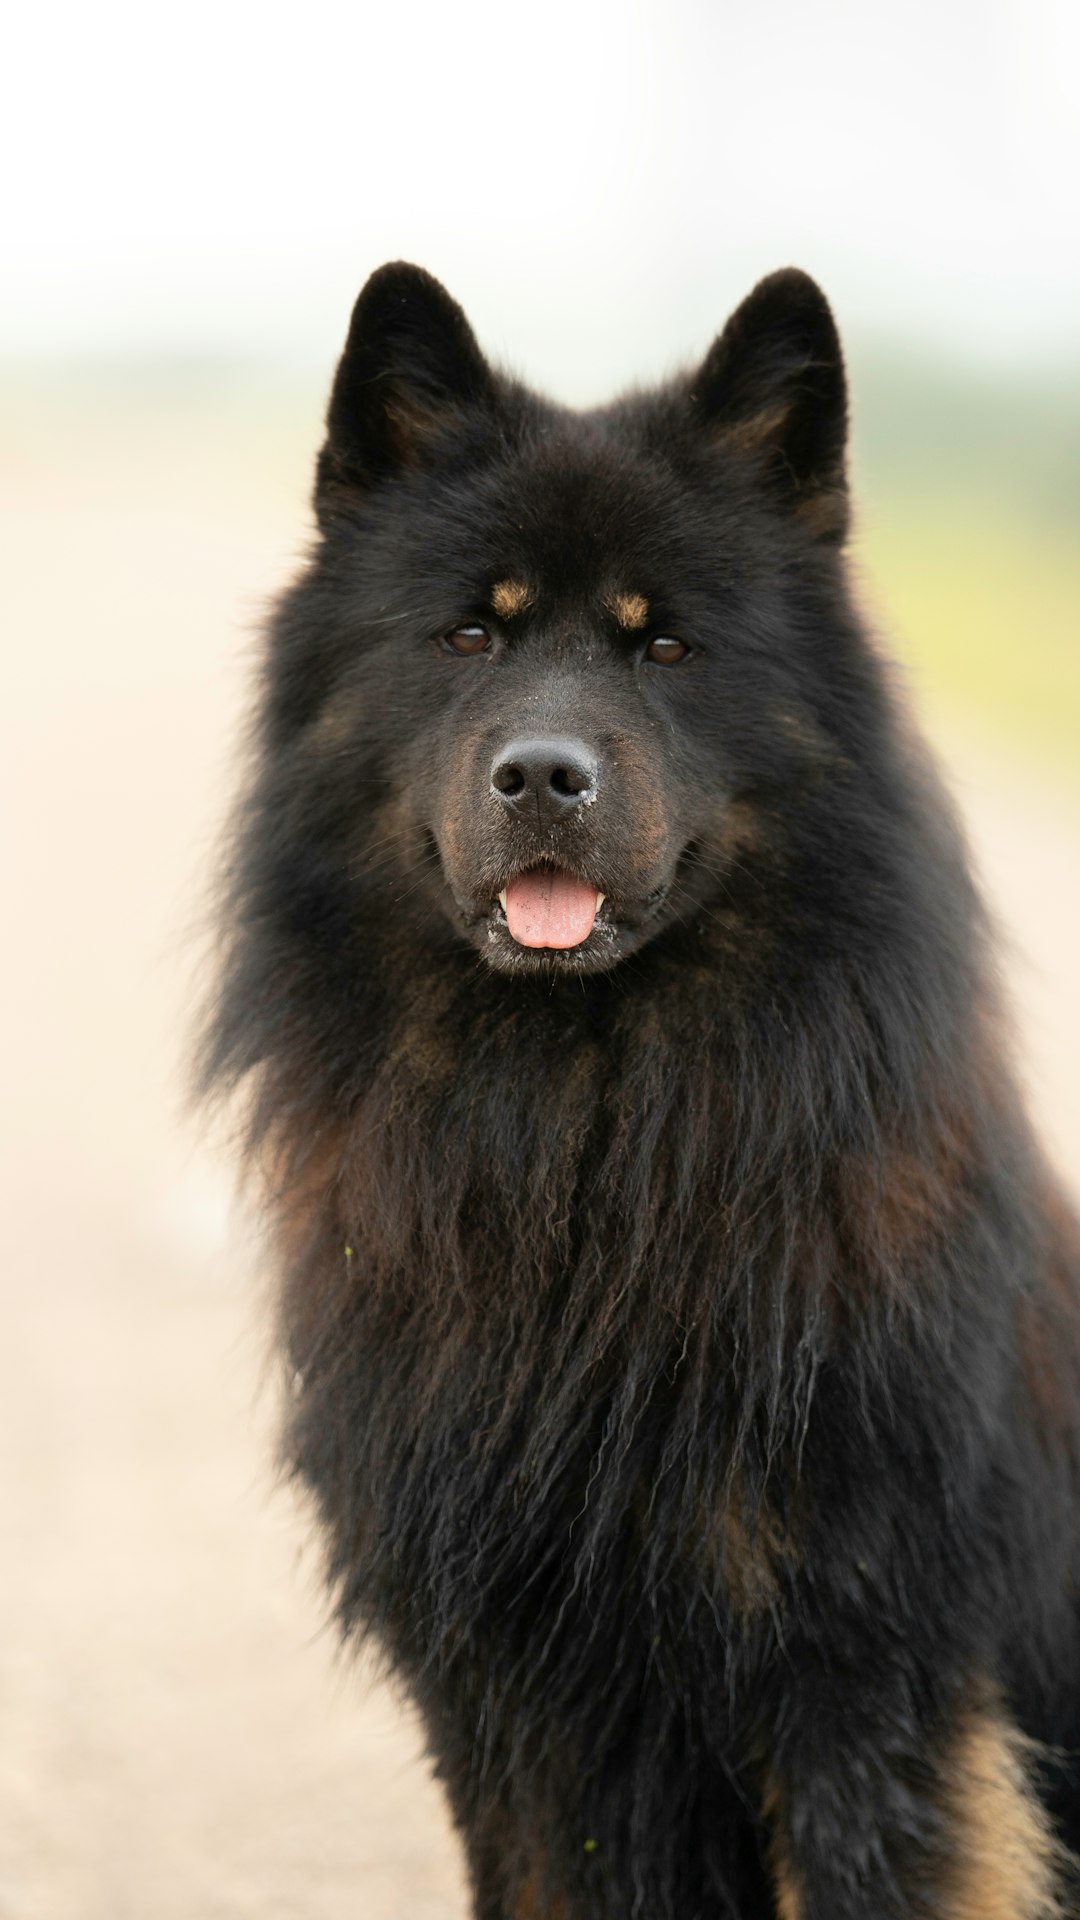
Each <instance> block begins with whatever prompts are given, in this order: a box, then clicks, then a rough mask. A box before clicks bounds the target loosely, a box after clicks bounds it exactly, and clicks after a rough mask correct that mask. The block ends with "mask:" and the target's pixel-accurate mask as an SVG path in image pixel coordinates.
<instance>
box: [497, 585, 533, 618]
mask: <svg viewBox="0 0 1080 1920" xmlns="http://www.w3.org/2000/svg"><path fill="white" fill-rule="evenodd" d="M535 597H536V596H535V594H533V593H532V592H531V591H530V589H529V588H528V587H527V586H526V585H525V584H524V582H523V581H521V580H497V581H496V582H495V585H494V586H493V587H492V589H491V604H492V606H493V607H494V609H495V611H496V613H497V614H498V616H499V619H500V620H512V619H513V617H514V615H515V613H524V611H525V609H526V607H531V606H532V603H533V600H534V599H535Z"/></svg>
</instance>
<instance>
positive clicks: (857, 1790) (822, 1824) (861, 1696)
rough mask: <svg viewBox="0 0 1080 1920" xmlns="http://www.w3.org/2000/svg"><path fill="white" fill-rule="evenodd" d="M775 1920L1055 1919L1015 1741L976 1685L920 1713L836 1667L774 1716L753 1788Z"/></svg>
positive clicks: (1054, 1870) (1058, 1863) (1061, 1911)
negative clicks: (761, 1784) (764, 1762)
mask: <svg viewBox="0 0 1080 1920" xmlns="http://www.w3.org/2000/svg"><path fill="white" fill-rule="evenodd" d="M765 1816H766V1820H767V1822H768V1825H769V1828H770V1831H771V1843H770V1853H771V1864H772V1871H773V1879H774V1888H775V1899H776V1910H777V1914H778V1916H779V1920H930V1916H933V1920H1067V1916H1070V1915H1074V1914H1076V1913H1077V1912H1078V1911H1080V1909H1078V1908H1077V1907H1076V1906H1075V1905H1073V1904H1072V1901H1074V1900H1075V1898H1076V1895H1075V1892H1074V1893H1073V1894H1072V1895H1071V1897H1070V1896H1067V1894H1066V1891H1065V1885H1064V1881H1065V1872H1064V1869H1065V1862H1064V1858H1063V1855H1062V1851H1061V1849H1060V1848H1059V1846H1058V1844H1057V1842H1056V1840H1055V1838H1054V1835H1053V1833H1052V1831H1051V1827H1050V1823H1049V1821H1048V1818H1047V1816H1046V1814H1045V1812H1044V1810H1043V1807H1042V1806H1041V1804H1040V1802H1039V1800H1038V1798H1037V1796H1036V1793H1035V1790H1034V1786H1033V1782H1032V1773H1031V1766H1030V1760H1029V1756H1028V1752H1027V1750H1026V1746H1025V1742H1024V1741H1023V1739H1022V1737H1021V1736H1020V1735H1019V1733H1018V1732H1017V1730H1016V1728H1015V1726H1013V1725H1012V1724H1011V1723H1010V1721H1009V1719H1008V1717H1007V1715H1006V1713H1005V1711H1004V1709H1003V1708H1002V1707H1001V1706H1000V1704H999V1702H998V1699H997V1696H996V1694H995V1692H994V1691H993V1690H992V1689H991V1688H990V1687H989V1686H988V1685H986V1684H985V1683H982V1682H980V1683H979V1684H978V1685H977V1686H975V1687H972V1688H967V1689H965V1690H964V1692H963V1694H962V1695H960V1696H958V1698H957V1699H956V1701H955V1703H954V1704H953V1706H952V1707H951V1708H950V1709H949V1710H948V1711H947V1712H945V1713H943V1714H941V1715H940V1716H939V1714H938V1712H937V1711H936V1709H935V1710H932V1711H921V1710H920V1707H919V1705H918V1703H917V1697H916V1689H915V1688H914V1687H913V1686H912V1685H911V1684H910V1682H907V1683H905V1680H904V1677H903V1676H901V1675H894V1676H893V1678H892V1682H891V1683H890V1682H889V1681H888V1680H886V1681H884V1682H883V1680H882V1678H881V1677H880V1675H879V1676H874V1677H871V1678H870V1679H869V1681H867V1680H866V1679H865V1678H864V1679H861V1680H860V1679H857V1678H856V1677H855V1676H854V1675H850V1676H848V1677H847V1679H846V1681H845V1680H840V1679H839V1678H838V1675H837V1673H836V1671H835V1670H832V1671H830V1673H829V1675H828V1678H827V1679H826V1678H825V1676H822V1678H821V1680H820V1682H819V1683H818V1684H817V1685H815V1686H814V1687H811V1688H808V1689H806V1690H804V1691H803V1692H802V1695H801V1697H800V1699H799V1701H798V1705H797V1706H796V1707H795V1708H794V1710H793V1711H792V1712H791V1713H790V1715H789V1716H788V1718H787V1720H786V1724H785V1725H784V1727H783V1729H782V1733H781V1737H780V1740H779V1742H778V1746H777V1760H776V1764H775V1765H774V1768H773V1772H772V1776H771V1780H770V1785H769V1788H768V1790H767V1793H766V1800H765Z"/></svg>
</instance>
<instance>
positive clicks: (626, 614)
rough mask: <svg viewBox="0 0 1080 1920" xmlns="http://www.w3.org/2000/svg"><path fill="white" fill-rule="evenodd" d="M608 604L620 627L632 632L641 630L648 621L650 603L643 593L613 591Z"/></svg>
mask: <svg viewBox="0 0 1080 1920" xmlns="http://www.w3.org/2000/svg"><path fill="white" fill-rule="evenodd" d="M606 605H607V607H608V611H609V612H611V613H613V614H614V615H615V618H616V620H617V621H618V623H619V625H620V627H626V628H628V630H629V631H630V632H631V633H637V632H639V631H640V629H641V628H642V627H643V626H645V624H646V622H647V621H648V618H649V603H648V601H647V600H646V598H645V595H644V594H643V593H613V594H610V595H609V596H608V599H607V602H606Z"/></svg>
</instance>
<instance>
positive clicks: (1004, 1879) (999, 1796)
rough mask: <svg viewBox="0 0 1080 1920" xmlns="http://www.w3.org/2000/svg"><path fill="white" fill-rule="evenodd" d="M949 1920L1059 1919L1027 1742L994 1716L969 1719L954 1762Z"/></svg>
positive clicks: (1057, 1876)
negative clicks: (1026, 1746) (953, 1828)
mask: <svg viewBox="0 0 1080 1920" xmlns="http://www.w3.org/2000/svg"><path fill="white" fill-rule="evenodd" d="M949 1799H950V1810H951V1812H952V1816H953V1820H954V1822H955V1829H956V1846H955V1853H954V1864H953V1867H952V1869H951V1872H950V1881H949V1884H948V1885H947V1886H946V1887H945V1888H943V1895H944V1898H943V1903H942V1909H941V1910H942V1913H943V1915H948V1920H1065V1917H1066V1913H1067V1909H1066V1907H1065V1905H1064V1904H1063V1900H1062V1886H1061V1870H1062V1867H1063V1865H1064V1858H1063V1853H1062V1849H1061V1848H1060V1847H1059V1846H1058V1844H1057V1842H1056V1840H1055V1838H1054V1835H1053V1833H1052V1831H1051V1828H1050V1823H1049V1821H1048V1820H1047V1817H1046V1814H1045V1813H1044V1812H1043V1809H1042V1807H1041V1806H1040V1804H1039V1802H1038V1800H1037V1799H1036V1797H1035V1794H1034V1792H1033V1790H1032V1786H1031V1781H1030V1779H1029V1773H1028V1765H1027V1757H1026V1753H1025V1742H1024V1740H1023V1738H1022V1737H1021V1735H1020V1734H1019V1733H1017V1732H1016V1730H1015V1729H1014V1728H1013V1727H1010V1726H1009V1725H1008V1723H1007V1722H1006V1721H1005V1720H1004V1718H1002V1717H1001V1716H1000V1715H999V1714H998V1713H996V1712H994V1711H992V1710H987V1709H983V1710H981V1711H977V1712H973V1713H971V1714H969V1715H968V1716H967V1718H966V1720H965V1722H964V1724H963V1726H962V1727H961V1729H960V1734H959V1738H958V1740H957V1743H956V1747H955V1750H954V1753H953V1758H952V1768H951V1786H950V1794H949Z"/></svg>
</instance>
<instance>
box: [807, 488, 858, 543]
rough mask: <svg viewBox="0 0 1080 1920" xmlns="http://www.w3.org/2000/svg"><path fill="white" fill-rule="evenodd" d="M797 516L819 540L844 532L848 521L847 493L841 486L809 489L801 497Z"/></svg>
mask: <svg viewBox="0 0 1080 1920" xmlns="http://www.w3.org/2000/svg"><path fill="white" fill-rule="evenodd" d="M795 518H796V519H797V520H801V521H802V524H803V526H804V527H805V528H806V529H807V532H808V533H812V534H814V535H815V536H816V537H817V538H818V539H819V540H825V539H828V538H830V537H831V536H832V535H833V534H842V533H843V532H844V531H845V530H846V528H847V521H848V502H847V495H846V494H845V493H844V492H843V490H842V489H841V488H839V487H817V486H815V487H813V488H812V489H808V490H807V491H806V492H804V493H803V494H802V495H801V496H800V498H799V501H798V504H797V506H796V508H795Z"/></svg>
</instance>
